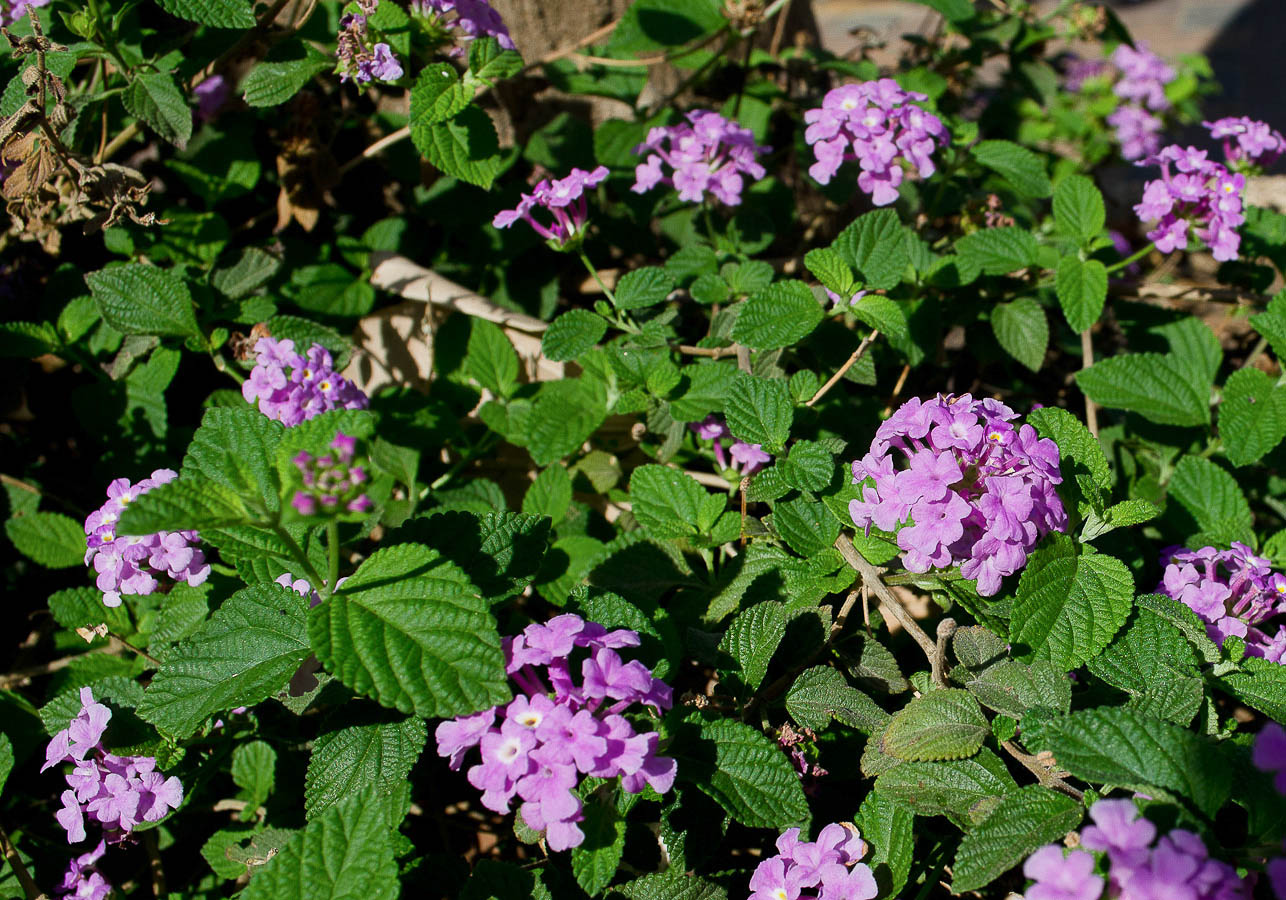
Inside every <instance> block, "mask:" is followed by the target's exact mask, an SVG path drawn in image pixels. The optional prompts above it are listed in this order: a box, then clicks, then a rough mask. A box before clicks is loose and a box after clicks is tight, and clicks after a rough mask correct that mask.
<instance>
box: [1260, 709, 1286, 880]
mask: <svg viewBox="0 0 1286 900" xmlns="http://www.w3.org/2000/svg"><path fill="white" fill-rule="evenodd" d="M1252 760H1253V761H1254V763H1255V766H1256V767H1257V768H1259V769H1262V770H1263V771H1265V772H1272V773H1274V774H1275V775H1276V778H1275V779H1274V785H1275V787H1276V788H1277V793H1279V794H1286V729H1283V728H1282V726H1280V725H1278V724H1277V723H1276V722H1268V723H1267V724H1265V725H1264V728H1263V730H1262V731H1260V732H1259V735H1258V736H1257V737H1256V738H1255V749H1254V754H1253V756H1252ZM1282 849H1283V850H1286V846H1284V847H1283V848H1282ZM1265 868H1266V870H1267V873H1268V883H1269V884H1271V885H1272V888H1273V893H1274V894H1276V895H1277V897H1278V900H1282V898H1286V857H1282V856H1279V857H1276V858H1274V859H1270V860H1268V864H1267V866H1266V867H1265Z"/></svg>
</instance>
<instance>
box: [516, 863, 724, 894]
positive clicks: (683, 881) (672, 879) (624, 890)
mask: <svg viewBox="0 0 1286 900" xmlns="http://www.w3.org/2000/svg"><path fill="white" fill-rule="evenodd" d="M617 893H620V894H621V895H622V896H623V897H625V898H626V900H728V892H727V891H725V890H724V889H723V888H721V887H720V886H719V885H717V884H715V883H714V882H711V881H706V880H705V879H704V878H702V877H701V876H699V875H692V874H689V873H687V872H682V871H677V870H676V869H674V868H670V869H667V870H666V871H664V872H653V873H652V874H651V875H644V876H643V877H642V878H636V879H634V880H633V881H630V882H627V883H626V884H622V885H620V886H619V887H616V888H613V891H612V897H613V898H615V895H616V894H617ZM505 900H507V898H505ZM514 900H526V898H525V897H524V898H517V897H516V898H514Z"/></svg>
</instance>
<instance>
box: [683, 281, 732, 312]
mask: <svg viewBox="0 0 1286 900" xmlns="http://www.w3.org/2000/svg"><path fill="white" fill-rule="evenodd" d="M688 294H689V295H691V297H692V299H693V300H695V301H696V302H697V303H700V304H701V305H702V306H714V304H716V303H727V302H728V298H729V297H731V296H732V289H731V288H730V287H728V282H726V281H724V280H723V279H722V278H720V277H719V276H718V275H701V276H700V277H698V278H697V280H696V281H694V282H692V286H691V287H690V288H688Z"/></svg>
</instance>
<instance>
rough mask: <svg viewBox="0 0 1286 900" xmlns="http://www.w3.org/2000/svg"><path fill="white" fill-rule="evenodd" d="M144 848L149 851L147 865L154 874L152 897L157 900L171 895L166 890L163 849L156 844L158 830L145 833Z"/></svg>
mask: <svg viewBox="0 0 1286 900" xmlns="http://www.w3.org/2000/svg"><path fill="white" fill-rule="evenodd" d="M143 848H144V849H145V850H147V865H148V869H149V870H150V871H151V873H152V896H153V897H155V898H156V900H162V898H164V897H166V896H168V895H169V891H167V890H166V889H165V869H164V868H163V867H162V866H161V848H160V847H158V846H157V843H156V829H155V828H153V829H151V830H150V831H145V832H143Z"/></svg>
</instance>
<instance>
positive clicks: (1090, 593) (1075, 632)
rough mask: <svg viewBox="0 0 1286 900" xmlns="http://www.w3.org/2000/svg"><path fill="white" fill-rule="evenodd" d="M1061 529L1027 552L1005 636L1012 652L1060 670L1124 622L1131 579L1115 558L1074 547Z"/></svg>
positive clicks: (1103, 644)
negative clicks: (1011, 647) (1012, 647)
mask: <svg viewBox="0 0 1286 900" xmlns="http://www.w3.org/2000/svg"><path fill="white" fill-rule="evenodd" d="M1084 549H1085V545H1078V544H1077V543H1076V542H1075V541H1074V540H1072V538H1070V537H1068V536H1067V535H1064V534H1054V535H1051V536H1050V538H1048V539H1047V542H1046V543H1045V544H1044V545H1043V546H1041V547H1038V548H1037V549H1036V551H1035V552H1034V553H1032V554H1031V555H1030V556H1028V557H1027V568H1026V569H1024V570H1023V574H1022V578H1021V579H1020V581H1019V582H1018V592H1017V595H1016V596H1015V599H1014V607H1013V625H1012V631H1011V634H1010V640H1011V641H1013V643H1014V644H1015V645H1018V644H1021V645H1022V647H1021V648H1020V647H1018V646H1015V651H1016V653H1015V655H1017V656H1019V657H1020V658H1022V659H1025V660H1029V661H1030V660H1035V659H1046V660H1049V661H1050V662H1052V663H1053V664H1054V665H1055V666H1056V667H1057V668H1059V669H1061V670H1062V671H1064V672H1067V671H1070V670H1072V669H1075V668H1076V667H1077V666H1080V665H1081V664H1082V663H1084V662H1085V661H1086V660H1088V659H1089V658H1090V657H1092V656H1095V655H1097V654H1098V652H1099V651H1100V650H1102V649H1103V648H1104V647H1106V646H1107V644H1108V641H1110V640H1112V637H1113V636H1114V635H1115V634H1116V633H1117V632H1118V631H1119V630H1120V629H1121V626H1122V625H1124V624H1125V619H1126V617H1127V616H1129V614H1130V608H1131V606H1132V605H1133V600H1134V579H1133V577H1132V576H1131V575H1130V570H1129V569H1127V568H1126V567H1125V564H1124V563H1122V562H1121V561H1120V560H1119V559H1116V558H1115V557H1111V556H1107V555H1104V554H1101V553H1089V552H1083V553H1082V552H1078V551H1080V550H1084Z"/></svg>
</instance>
